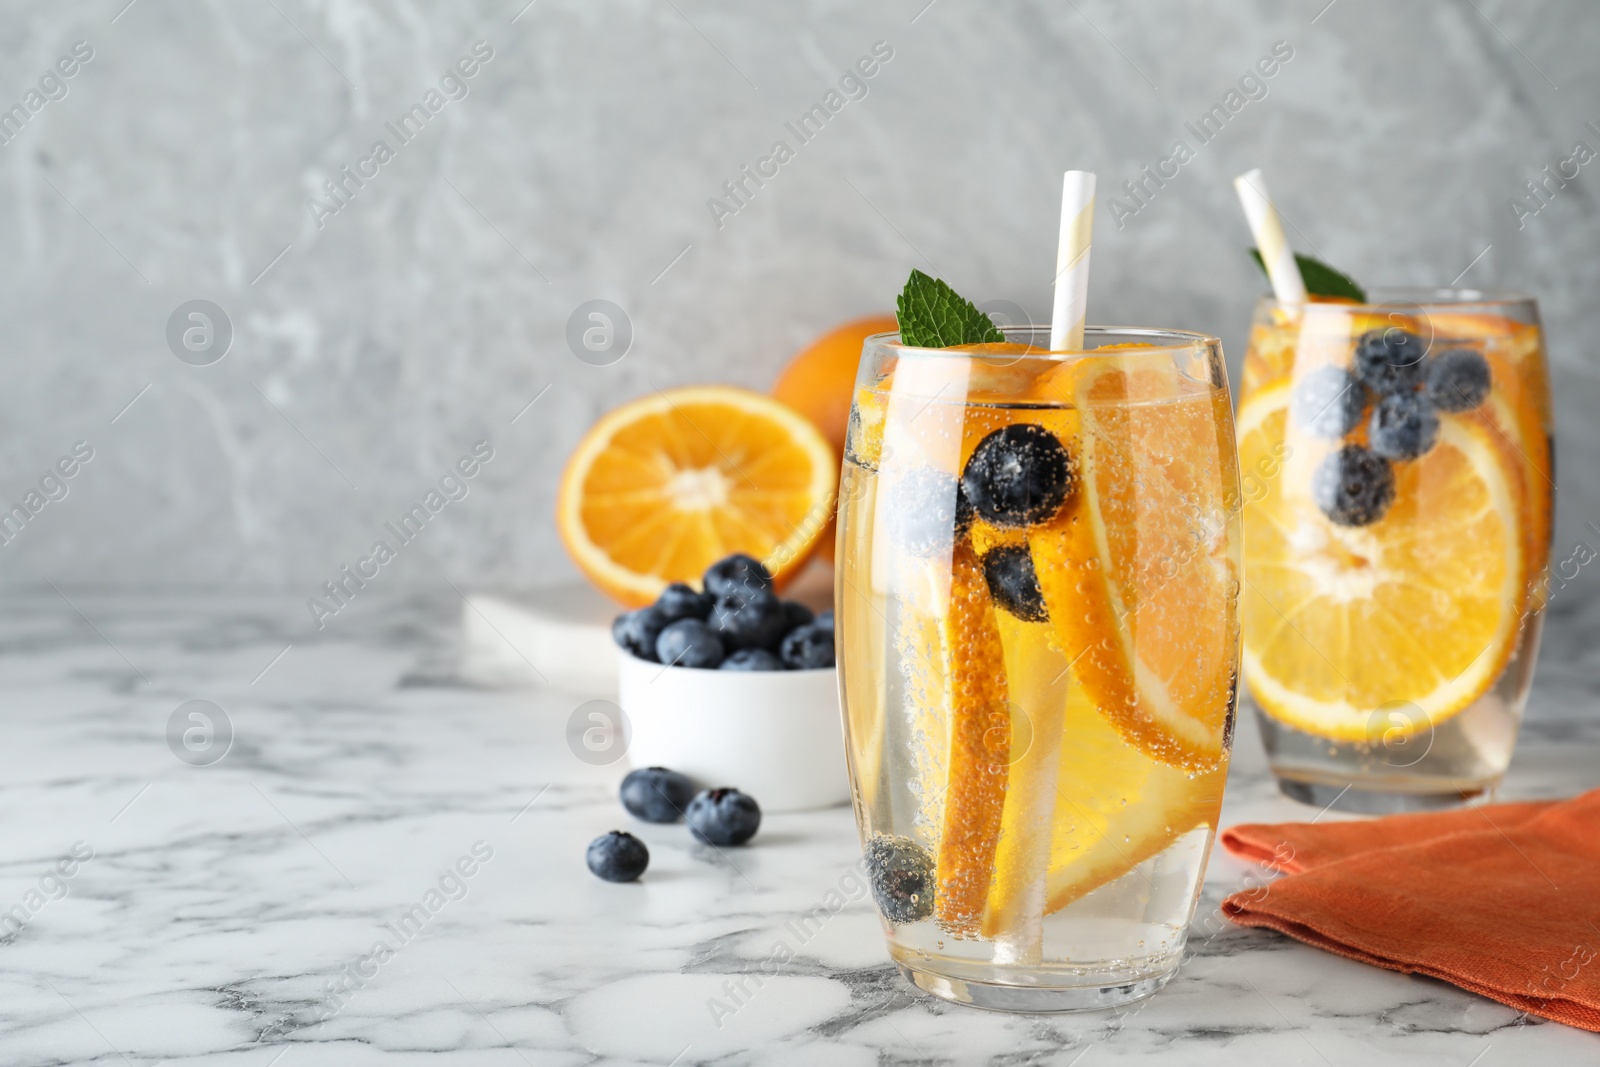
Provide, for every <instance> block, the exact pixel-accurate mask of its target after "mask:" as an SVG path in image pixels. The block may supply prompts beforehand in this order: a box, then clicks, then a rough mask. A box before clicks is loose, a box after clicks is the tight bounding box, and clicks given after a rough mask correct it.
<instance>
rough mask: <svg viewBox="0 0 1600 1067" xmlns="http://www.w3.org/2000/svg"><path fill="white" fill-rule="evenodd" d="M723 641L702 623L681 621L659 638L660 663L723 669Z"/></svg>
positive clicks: (657, 654) (666, 629) (691, 620)
mask: <svg viewBox="0 0 1600 1067" xmlns="http://www.w3.org/2000/svg"><path fill="white" fill-rule="evenodd" d="M723 655H724V648H723V644H722V639H721V638H720V637H718V636H717V635H716V633H715V631H713V630H712V629H711V627H709V626H707V625H706V624H705V623H703V622H701V621H700V620H699V619H679V620H678V621H677V622H675V623H672V624H670V625H669V626H667V627H666V628H665V629H664V630H662V631H661V636H660V637H658V638H656V662H657V663H665V664H667V665H668V666H671V667H699V668H702V669H705V670H714V669H716V668H717V667H719V666H721V665H722V658H723Z"/></svg>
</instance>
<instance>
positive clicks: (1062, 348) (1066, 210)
mask: <svg viewBox="0 0 1600 1067" xmlns="http://www.w3.org/2000/svg"><path fill="white" fill-rule="evenodd" d="M1093 236H1094V175H1093V174H1092V173H1090V172H1089V171H1086V170H1069V171H1067V173H1066V174H1065V175H1064V176H1063V177H1062V179H1061V237H1060V240H1059V241H1058V242H1057V244H1056V289H1055V304H1054V306H1053V307H1052V308H1051V311H1050V350H1051V351H1052V352H1066V351H1076V350H1077V349H1080V348H1082V347H1083V321H1084V314H1085V310H1086V309H1087V307H1088V303H1089V242H1090V239H1091V238H1092V237H1093Z"/></svg>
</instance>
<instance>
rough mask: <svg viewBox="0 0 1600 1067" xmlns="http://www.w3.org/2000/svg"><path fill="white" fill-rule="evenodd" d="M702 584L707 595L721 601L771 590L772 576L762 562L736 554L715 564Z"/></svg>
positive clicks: (725, 557) (708, 570)
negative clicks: (762, 590) (756, 591)
mask: <svg viewBox="0 0 1600 1067" xmlns="http://www.w3.org/2000/svg"><path fill="white" fill-rule="evenodd" d="M700 584H701V586H702V587H703V588H704V589H705V591H706V592H707V593H710V594H711V595H712V596H714V597H716V598H717V599H719V600H721V599H724V598H726V597H730V596H746V595H749V594H750V593H751V592H753V591H755V590H761V589H767V590H770V589H771V588H772V574H771V572H769V571H768V570H767V568H766V566H765V565H763V564H762V562H761V561H760V560H758V559H754V558H752V557H750V556H745V555H738V554H735V555H732V556H724V557H723V558H722V559H719V560H717V562H715V563H713V564H712V565H711V566H710V567H709V568H708V569H707V570H706V573H705V577H704V578H703V579H702V580H701V583H700Z"/></svg>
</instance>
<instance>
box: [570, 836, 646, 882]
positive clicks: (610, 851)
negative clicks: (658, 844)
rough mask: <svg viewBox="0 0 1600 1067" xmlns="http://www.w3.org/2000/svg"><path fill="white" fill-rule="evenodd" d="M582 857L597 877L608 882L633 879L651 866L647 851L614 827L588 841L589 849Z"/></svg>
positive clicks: (632, 837) (630, 880) (638, 842)
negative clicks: (608, 831)
mask: <svg viewBox="0 0 1600 1067" xmlns="http://www.w3.org/2000/svg"><path fill="white" fill-rule="evenodd" d="M584 859H585V861H586V862H587V863H588V864H589V870H590V872H591V873H593V874H594V876H595V877H596V878H603V879H605V880H606V881H608V882H632V881H636V880H637V879H638V877H639V876H640V875H641V874H643V873H644V870H645V868H646V867H648V866H650V850H649V849H647V848H645V847H644V842H643V841H640V840H639V839H638V838H637V837H634V836H633V835H632V834H630V833H624V832H623V831H621V830H613V831H611V832H610V833H609V834H601V835H600V836H599V837H597V838H595V839H594V840H593V841H591V842H589V851H588V852H587V853H586V854H585V855H584Z"/></svg>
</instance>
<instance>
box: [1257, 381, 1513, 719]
mask: <svg viewBox="0 0 1600 1067" xmlns="http://www.w3.org/2000/svg"><path fill="white" fill-rule="evenodd" d="M1289 396H1290V386H1289V383H1287V382H1281V383H1278V384H1276V385H1273V386H1270V387H1268V388H1266V389H1264V390H1262V391H1261V392H1259V393H1257V394H1255V395H1254V396H1252V397H1250V398H1249V399H1248V400H1246V401H1245V402H1244V404H1243V405H1241V407H1240V409H1239V422H1238V430H1239V454H1240V462H1241V464H1242V465H1243V466H1244V467H1245V469H1247V470H1256V471H1276V472H1277V475H1276V477H1273V478H1268V479H1264V480H1263V482H1262V483H1261V485H1262V491H1261V493H1260V494H1259V496H1258V498H1257V499H1253V500H1246V502H1245V506H1244V527H1245V540H1246V543H1247V544H1248V545H1249V549H1250V556H1249V569H1248V571H1247V578H1248V582H1247V583H1246V587H1245V590H1244V595H1243V604H1242V609H1241V610H1242V612H1243V616H1244V635H1245V636H1244V676H1245V680H1246V681H1247V682H1248V683H1249V685H1250V690H1251V693H1252V694H1253V695H1254V696H1255V698H1256V700H1257V701H1258V702H1259V703H1260V704H1261V706H1262V707H1263V708H1264V709H1265V710H1266V711H1267V712H1268V714H1270V715H1272V716H1273V717H1274V718H1276V719H1278V720H1280V721H1282V722H1285V723H1288V724H1289V725H1291V726H1294V727H1296V728H1298V729H1301V730H1304V731H1306V732H1307V733H1310V734H1314V735H1316V736H1318V737H1326V738H1330V739H1333V740H1338V741H1349V742H1363V741H1372V740H1374V737H1373V736H1372V735H1371V732H1372V730H1373V729H1374V728H1375V725H1374V714H1373V713H1374V712H1375V711H1376V710H1377V709H1378V708H1380V707H1381V706H1383V705H1386V704H1392V703H1393V702H1397V701H1405V702H1408V703H1410V704H1412V705H1414V706H1415V707H1416V708H1417V709H1419V710H1420V712H1421V714H1420V715H1416V716H1411V715H1407V716H1401V718H1404V719H1406V720H1407V725H1405V726H1403V727H1396V726H1395V723H1394V722H1393V721H1391V720H1392V719H1393V717H1392V716H1383V717H1382V721H1381V722H1379V723H1377V724H1376V725H1377V726H1381V728H1382V729H1383V730H1384V731H1385V732H1389V731H1392V730H1394V729H1397V728H1399V729H1403V730H1405V732H1407V733H1414V732H1416V731H1418V730H1422V729H1425V728H1428V727H1429V726H1437V725H1438V724H1440V723H1442V722H1444V721H1446V720H1447V719H1449V718H1450V717H1451V716H1452V715H1455V714H1457V713H1458V712H1460V711H1462V710H1463V709H1464V708H1466V707H1467V706H1468V705H1469V704H1471V703H1472V702H1473V701H1474V700H1476V699H1477V698H1478V697H1479V696H1481V695H1482V694H1483V693H1484V692H1485V691H1486V690H1487V689H1488V688H1489V687H1490V686H1491V685H1493V684H1494V681H1495V679H1496V678H1498V677H1499V675H1500V672H1501V671H1502V670H1503V669H1504V667H1505V665H1506V662H1507V661H1508V660H1509V658H1510V656H1511V652H1512V649H1513V648H1514V647H1515V644H1516V638H1517V634H1518V631H1519V629H1520V627H1521V611H1522V605H1523V604H1524V591H1525V588H1526V583H1525V574H1526V560H1525V558H1524V554H1523V544H1524V542H1523V536H1522V532H1521V531H1522V512H1521V508H1520V505H1519V500H1518V492H1517V485H1516V478H1515V474H1514V468H1513V467H1511V466H1510V465H1509V461H1508V458H1507V454H1506V453H1505V451H1504V450H1503V449H1502V448H1501V447H1500V446H1499V445H1497V444H1496V442H1495V440H1494V435H1493V434H1492V433H1491V432H1490V430H1489V429H1488V428H1486V427H1485V426H1484V425H1483V424H1482V423H1481V421H1480V420H1478V419H1474V418H1464V417H1462V416H1458V415H1449V414H1445V415H1443V416H1442V417H1441V424H1440V433H1439V441H1438V443H1437V444H1436V445H1434V447H1433V448H1432V449H1431V450H1430V451H1429V452H1428V453H1426V454H1425V455H1423V456H1422V457H1421V458H1419V459H1417V460H1413V461H1410V462H1406V463H1398V464H1396V465H1395V467H1394V472H1395V502H1394V504H1393V505H1392V506H1391V507H1390V509H1389V511H1388V513H1387V514H1385V515H1384V516H1383V517H1382V518H1381V519H1379V520H1378V521H1377V522H1374V523H1372V524H1371V525H1369V526H1361V527H1345V526H1338V525H1335V524H1333V523H1331V522H1329V521H1328V520H1327V519H1326V518H1324V517H1323V515H1322V514H1321V512H1320V511H1318V510H1317V508H1316V505H1315V504H1314V503H1313V502H1312V501H1311V500H1310V498H1309V494H1308V492H1307V488H1306V487H1307V483H1308V482H1309V472H1310V469H1311V468H1312V467H1313V466H1314V465H1315V463H1316V461H1317V460H1318V459H1319V458H1320V452H1319V448H1326V447H1327V446H1325V445H1321V443H1319V442H1312V441H1308V440H1304V439H1302V438H1300V436H1299V435H1298V434H1296V435H1293V436H1288V437H1286V434H1288V433H1289V428H1288V425H1287V423H1288V416H1287V412H1288V406H1289Z"/></svg>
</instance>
